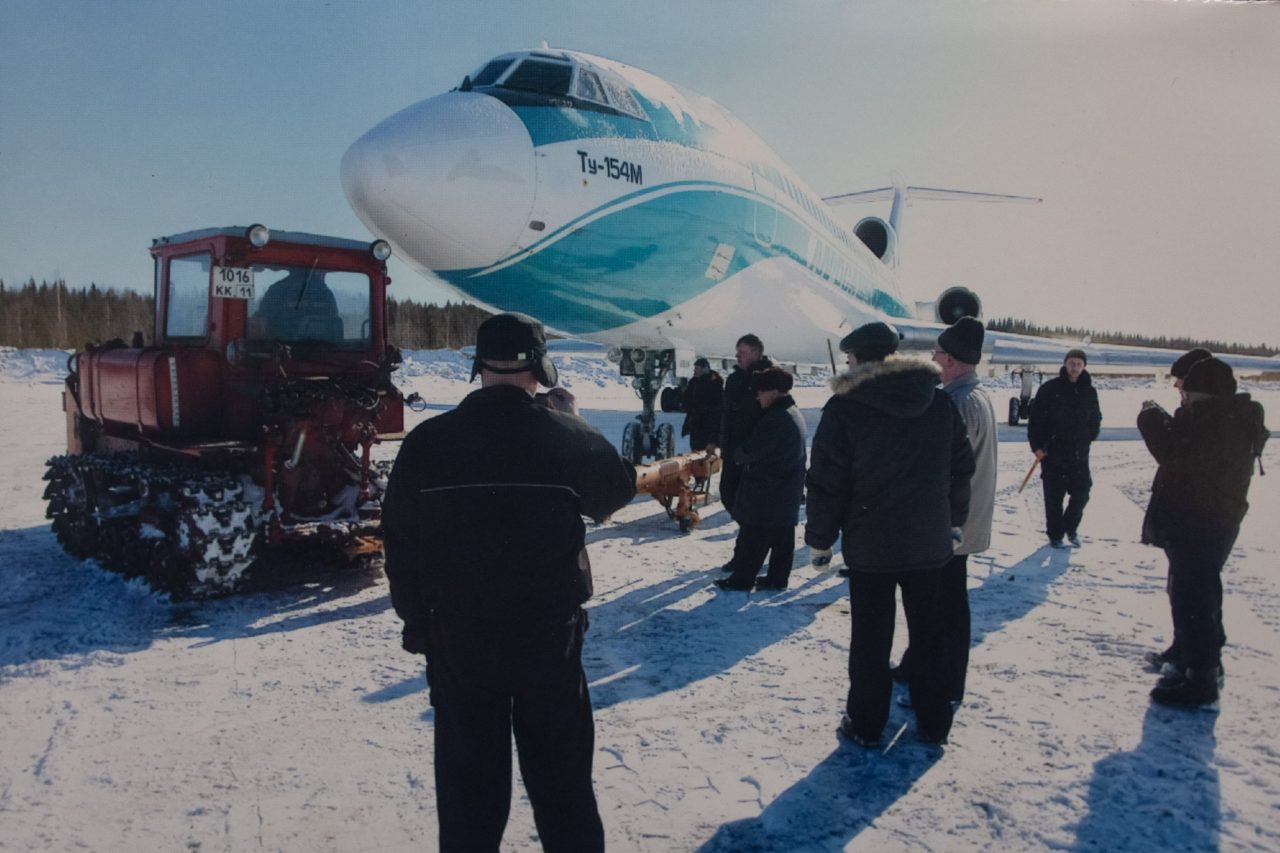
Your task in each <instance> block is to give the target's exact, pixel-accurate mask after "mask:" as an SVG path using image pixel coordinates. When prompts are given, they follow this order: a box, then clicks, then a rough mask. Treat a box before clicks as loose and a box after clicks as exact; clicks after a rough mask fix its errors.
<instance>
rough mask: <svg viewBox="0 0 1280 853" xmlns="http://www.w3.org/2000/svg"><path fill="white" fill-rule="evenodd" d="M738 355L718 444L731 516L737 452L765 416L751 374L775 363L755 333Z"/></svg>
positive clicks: (728, 381)
mask: <svg viewBox="0 0 1280 853" xmlns="http://www.w3.org/2000/svg"><path fill="white" fill-rule="evenodd" d="M734 354H735V356H736V358H737V362H738V363H737V365H736V366H735V367H734V368H733V373H731V374H729V378H728V379H726V380H725V383H724V405H723V411H722V414H721V418H720V441H719V443H718V444H717V445H715V447H716V448H718V449H719V451H720V455H721V456H722V457H724V468H723V469H722V470H721V471H720V501H721V503H723V504H724V508H725V509H726V510H727V511H728V512H729V515H730V516H732V515H733V505H734V499H735V498H736V497H737V495H738V481H739V480H741V479H742V466H741V465H740V464H738V463H737V462H734V461H733V458H734V456H733V452H734V451H735V450H737V449H738V447H739V446H741V445H742V443H743V442H744V441H746V440H747V439H748V438H750V437H751V431H752V430H753V429H755V427H756V422H757V421H759V420H760V418H761V417H762V416H763V415H764V410H763V409H761V408H760V404H759V403H758V402H756V394H755V392H754V391H752V390H751V374H752V373H754V372H755V371H757V370H768V369H769V368H770V367H773V362H772V361H770V360H769V358H768V356H766V355H765V354H764V344H763V343H762V342H761V341H760V339H759V338H758V337H756V336H755V335H753V334H750V333H748V334H745V335H743V336H742V337H740V338H738V344H737V347H736V349H735V353H734ZM709 447H711V446H710V445H709ZM735 520H736V519H735ZM726 568H727V567H726Z"/></svg>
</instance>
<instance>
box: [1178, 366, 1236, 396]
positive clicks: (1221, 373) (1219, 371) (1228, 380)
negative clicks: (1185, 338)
mask: <svg viewBox="0 0 1280 853" xmlns="http://www.w3.org/2000/svg"><path fill="white" fill-rule="evenodd" d="M1182 390H1183V391H1200V392H1201V393H1204V394H1210V395H1212V396H1214V397H1231V396H1233V395H1234V394H1235V393H1236V377H1235V374H1234V373H1232V372H1231V365H1229V364H1227V363H1226V362H1225V361H1223V360H1222V359H1220V358H1214V357H1213V356H1210V357H1209V358H1202V359H1200V360H1199V361H1197V362H1196V363H1195V364H1193V365H1191V369H1190V370H1189V371H1187V378H1186V379H1184V380H1182Z"/></svg>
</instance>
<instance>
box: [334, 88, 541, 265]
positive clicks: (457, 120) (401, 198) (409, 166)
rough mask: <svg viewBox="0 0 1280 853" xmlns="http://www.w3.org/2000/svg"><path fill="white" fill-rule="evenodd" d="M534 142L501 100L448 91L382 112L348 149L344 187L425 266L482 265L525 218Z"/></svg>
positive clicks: (405, 254) (369, 221) (497, 255)
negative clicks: (390, 112)
mask: <svg viewBox="0 0 1280 853" xmlns="http://www.w3.org/2000/svg"><path fill="white" fill-rule="evenodd" d="M536 184H537V167H536V166H535V163H534V155H533V141H532V140H531V139H530V137H529V132H528V131H527V130H526V129H525V126H524V125H523V124H522V123H521V121H520V119H519V118H518V117H517V116H516V115H515V113H513V112H512V111H511V110H510V109H509V108H508V107H507V106H506V105H505V104H503V103H502V102H501V101H499V100H497V99H496V98H491V97H489V96H488V95H481V94H477V93H474V92H447V93H445V94H443V95H437V96H436V97H434V98H429V99H428V100H425V101H422V102H421V103H418V104H415V105H413V106H411V107H409V108H408V109H405V110H402V111H401V112H399V113H396V114H395V115H393V116H391V117H390V118H388V119H387V120H386V121H384V122H382V123H381V124H379V125H378V126H376V127H375V128H373V129H372V130H370V131H369V132H368V133H366V134H365V135H364V136H362V137H360V138H359V139H358V140H356V142H355V143H354V144H353V145H352V146H351V147H350V148H349V149H347V153H346V154H345V155H343V158H342V188H343V191H345V192H346V194H347V200H348V201H349V202H350V203H351V206H352V208H353V209H354V210H355V212H356V215H357V216H359V217H360V219H361V220H362V221H363V222H364V224H365V225H366V226H367V227H368V228H369V230H370V231H371V232H373V233H374V234H377V235H378V236H380V237H382V238H384V239H386V240H387V241H388V242H390V243H391V245H392V247H393V248H394V249H395V250H396V252H397V254H399V255H400V256H401V257H402V258H405V259H407V260H410V261H416V262H417V263H418V264H421V265H422V266H424V267H426V268H428V269H431V270H457V269H474V268H477V267H485V266H488V265H490V264H492V263H493V262H494V261H497V260H500V259H502V258H503V257H505V256H507V255H508V254H510V253H511V252H512V251H513V250H514V248H515V246H516V243H517V241H518V240H519V239H520V237H521V236H522V235H523V234H524V232H525V229H527V228H528V225H529V213H530V211H531V209H532V208H533V200H534V192H535V188H536Z"/></svg>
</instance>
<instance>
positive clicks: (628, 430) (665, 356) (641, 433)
mask: <svg viewBox="0 0 1280 853" xmlns="http://www.w3.org/2000/svg"><path fill="white" fill-rule="evenodd" d="M609 357H610V360H612V361H616V362H617V364H618V371H619V373H621V374H622V375H623V376H632V377H634V378H633V379H632V381H631V385H632V387H633V388H635V391H636V395H637V396H638V397H639V398H640V403H641V411H640V415H639V417H637V418H635V419H634V420H632V421H630V422H629V423H628V424H627V425H626V427H625V428H624V429H623V431H622V458H624V459H626V460H628V461H630V462H632V463H633V464H637V465H638V464H640V463H641V462H642V461H644V459H645V458H646V457H648V458H652V459H657V460H661V459H670V458H671V457H672V456H674V455H675V452H676V436H675V430H674V429H673V428H672V426H671V424H659V423H657V416H656V414H655V413H654V405H653V403H654V400H656V399H657V397H658V392H659V390H661V388H662V380H663V378H664V377H665V376H666V375H667V373H668V372H674V370H675V363H676V351H675V350H674V349H651V348H648V347H628V348H626V349H616V350H610V352H609Z"/></svg>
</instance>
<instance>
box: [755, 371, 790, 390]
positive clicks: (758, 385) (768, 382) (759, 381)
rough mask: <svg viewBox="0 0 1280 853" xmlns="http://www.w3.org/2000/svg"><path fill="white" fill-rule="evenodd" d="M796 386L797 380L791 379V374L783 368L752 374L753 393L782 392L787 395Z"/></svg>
mask: <svg viewBox="0 0 1280 853" xmlns="http://www.w3.org/2000/svg"><path fill="white" fill-rule="evenodd" d="M794 384H795V380H794V379H792V378H791V374H790V373H787V371H785V370H783V369H782V368H781V367H770V368H766V369H765V370H757V371H756V372H755V373H752V374H751V390H752V391H781V392H782V393H784V394H785V393H787V392H788V391H790V390H791V386H792V385H794Z"/></svg>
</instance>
